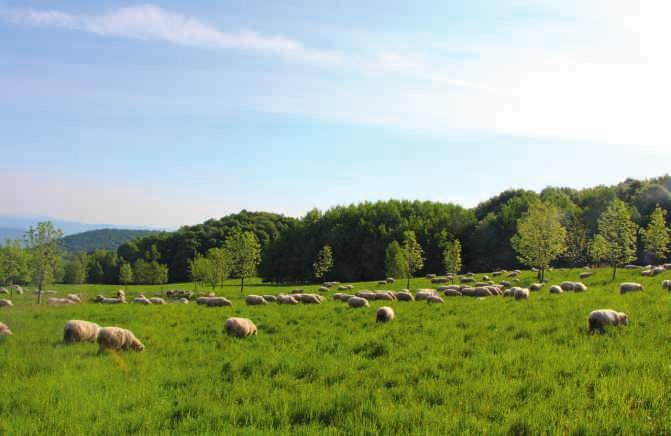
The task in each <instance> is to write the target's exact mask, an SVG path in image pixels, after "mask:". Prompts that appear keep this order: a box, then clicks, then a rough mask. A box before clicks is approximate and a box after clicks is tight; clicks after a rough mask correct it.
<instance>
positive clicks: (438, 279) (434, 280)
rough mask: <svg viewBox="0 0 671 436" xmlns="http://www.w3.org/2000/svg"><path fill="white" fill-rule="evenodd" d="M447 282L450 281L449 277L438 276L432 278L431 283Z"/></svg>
mask: <svg viewBox="0 0 671 436" xmlns="http://www.w3.org/2000/svg"><path fill="white" fill-rule="evenodd" d="M447 282H449V279H448V278H447V277H436V278H433V279H431V283H435V284H440V283H447Z"/></svg>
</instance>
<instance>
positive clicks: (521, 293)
mask: <svg viewBox="0 0 671 436" xmlns="http://www.w3.org/2000/svg"><path fill="white" fill-rule="evenodd" d="M513 296H514V297H515V300H528V299H529V290H528V289H516V290H515V294H514V295H513Z"/></svg>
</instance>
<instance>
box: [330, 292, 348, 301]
mask: <svg viewBox="0 0 671 436" xmlns="http://www.w3.org/2000/svg"><path fill="white" fill-rule="evenodd" d="M348 295H349V294H343V293H342V292H336V293H335V294H333V299H334V300H336V301H347V299H349V298H351V295H350V296H349V297H347V296H348Z"/></svg>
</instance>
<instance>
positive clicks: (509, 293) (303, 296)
mask: <svg viewBox="0 0 671 436" xmlns="http://www.w3.org/2000/svg"><path fill="white" fill-rule="evenodd" d="M627 268H628V269H632V268H631V267H630V266H627ZM669 269H671V264H668V265H664V266H662V267H654V268H652V267H651V268H646V269H644V270H643V271H642V275H649V274H651V275H657V274H659V272H660V271H666V270H669ZM503 274H507V277H508V278H511V279H513V280H515V281H517V279H516V277H517V276H518V275H519V274H520V271H518V270H516V271H511V272H507V271H496V272H494V273H492V275H493V276H494V277H498V276H501V275H503ZM591 275H592V273H591V272H583V273H581V274H580V278H581V279H584V278H587V277H590V276H591ZM427 278H428V279H431V281H432V283H437V284H440V283H447V282H448V281H452V282H454V280H455V279H456V278H457V277H455V276H451V275H448V276H447V277H436V276H435V275H433V274H429V275H427ZM459 281H460V282H461V284H460V285H457V284H450V285H445V286H441V287H439V288H438V289H418V290H417V291H416V292H415V293H414V295H413V293H412V292H411V291H409V290H407V289H404V290H401V291H388V290H378V291H368V290H362V291H358V292H356V293H354V294H349V293H344V292H337V293H334V294H333V297H332V298H333V300H335V301H341V302H343V303H346V304H347V305H348V306H349V307H351V308H365V307H370V304H369V301H375V300H382V301H405V302H413V301H426V302H427V303H428V304H435V303H437V304H443V303H445V300H444V299H443V297H441V294H442V295H443V296H444V297H458V296H467V297H477V298H484V297H490V296H498V295H500V296H503V297H512V298H514V299H515V300H526V299H528V298H529V296H530V295H531V294H532V293H533V292H538V291H540V290H541V289H543V288H544V287H545V283H533V284H531V285H530V286H529V287H528V288H521V287H515V286H511V283H510V282H508V281H505V280H504V281H501V283H499V284H496V283H494V282H493V281H492V280H490V279H489V277H488V276H486V275H485V276H483V277H482V281H480V282H478V281H476V279H475V277H474V274H467V275H465V276H461V277H459ZM393 282H394V279H393V278H387V279H386V280H383V281H380V282H378V284H388V283H393ZM336 286H337V289H338V291H348V290H352V289H353V288H354V287H353V285H342V284H340V283H338V282H326V283H324V284H323V286H322V287H320V288H319V291H320V292H321V293H324V292H328V291H330V289H331V288H333V287H336ZM662 288H663V289H664V290H667V291H671V280H664V281H663V282H662ZM13 290H14V291H15V292H16V293H17V294H22V293H23V289H22V288H21V287H20V286H15V287H14V289H13ZM569 291H572V292H585V291H587V286H585V284H584V283H582V282H570V281H565V282H562V283H560V284H559V285H552V286H550V287H549V292H550V293H551V294H562V293H564V292H569ZM640 291H643V286H642V285H641V284H640V283H629V282H627V283H621V284H620V294H627V293H630V292H640ZM0 294H9V291H8V290H7V289H6V288H0ZM165 297H166V298H167V299H169V300H171V301H173V302H175V303H182V304H186V303H189V302H190V301H191V299H193V298H194V297H196V295H195V294H194V293H193V292H191V291H181V290H169V291H166V293H165ZM94 301H95V302H96V303H100V304H125V303H127V300H126V294H125V292H124V291H123V290H119V291H117V292H116V294H115V295H114V296H112V297H105V296H103V295H98V296H97V297H96V298H95V299H94ZM195 301H196V303H197V304H199V305H204V306H208V307H222V306H232V304H233V303H232V302H231V301H230V300H228V299H227V298H225V297H221V296H216V295H214V294H213V293H210V294H209V295H207V296H198V297H196V298H195ZM325 301H326V298H324V296H322V295H320V294H313V293H306V292H304V291H303V290H302V289H297V290H293V291H291V292H290V293H288V294H279V295H248V296H247V297H246V298H245V303H246V304H247V305H249V306H258V305H266V304H270V303H277V304H290V305H295V304H301V303H302V304H322V303H324V302H325ZM131 302H132V303H135V304H142V305H163V304H166V299H164V298H162V297H151V298H147V297H145V296H144V295H143V294H140V295H139V296H138V297H136V298H133V299H132V300H131ZM77 303H81V297H80V296H79V295H76V294H68V295H66V296H65V297H63V298H58V297H49V298H48V299H47V304H48V305H55V306H59V305H69V304H77ZM10 306H13V303H12V301H11V300H7V299H0V307H10ZM395 317H396V314H395V312H394V309H393V308H391V307H388V306H383V307H380V308H378V309H377V311H376V314H375V319H376V322H389V321H392V320H394V319H395ZM588 324H589V332H590V333H593V332H601V333H603V332H604V327H605V326H608V325H613V326H617V325H628V324H629V317H628V316H627V314H625V313H622V312H617V311H615V310H611V309H600V310H595V311H593V312H591V313H590V314H589V316H588ZM224 331H225V332H226V333H227V334H228V335H229V336H232V337H238V338H243V337H248V336H254V335H256V334H257V328H256V326H255V325H254V323H253V322H252V321H251V320H249V319H246V318H237V317H233V318H229V319H227V320H226V322H225V323H224ZM9 335H12V331H11V330H10V329H9V327H8V326H7V325H5V324H4V323H2V322H0V337H2V336H9ZM63 341H64V342H65V343H66V344H68V343H73V342H94V343H97V344H98V345H99V351H100V352H102V351H104V350H107V349H113V350H129V349H132V350H135V351H144V345H143V344H142V342H140V340H138V339H137V338H136V337H135V335H134V334H133V333H132V332H131V331H130V330H127V329H123V328H120V327H104V328H101V327H100V326H99V325H98V324H95V323H92V322H88V321H81V320H72V321H68V323H67V324H66V325H65V328H64V333H63Z"/></svg>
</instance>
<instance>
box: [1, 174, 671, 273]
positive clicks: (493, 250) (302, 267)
mask: <svg viewBox="0 0 671 436" xmlns="http://www.w3.org/2000/svg"><path fill="white" fill-rule="evenodd" d="M670 191H671V177H669V176H664V177H660V178H655V179H648V180H642V181H641V180H634V179H628V180H626V181H624V182H622V183H620V184H618V185H615V186H597V187H593V188H587V189H582V190H575V189H570V188H555V187H549V188H546V189H544V190H543V191H541V192H540V193H536V192H533V191H527V190H508V191H505V192H503V193H501V194H499V195H497V196H495V197H493V198H491V199H489V200H487V201H484V202H482V203H480V204H479V205H478V206H476V207H475V208H472V209H466V208H463V207H461V206H458V205H455V204H443V203H435V202H426V201H398V200H390V201H380V202H365V203H361V204H356V205H349V206H338V207H334V208H332V209H329V210H327V211H324V212H323V211H319V210H312V211H310V212H308V213H307V214H306V215H305V216H304V217H302V218H291V217H285V216H282V215H278V214H273V213H266V212H248V211H242V212H240V213H239V214H234V215H229V216H226V217H223V218H221V219H218V220H208V221H206V222H204V223H203V224H199V225H196V226H184V227H182V228H180V229H179V230H177V231H175V232H161V233H155V234H151V235H148V236H145V237H142V238H138V239H136V240H133V241H130V242H127V243H125V244H123V245H121V246H120V247H119V248H118V249H117V250H116V252H115V251H105V250H98V251H95V252H92V253H86V254H84V253H80V254H76V255H68V256H67V257H66V258H65V259H64V260H60V261H57V262H56V264H57V265H54V268H53V269H54V271H53V273H52V275H53V276H54V278H55V280H59V281H60V280H62V281H65V282H69V283H82V282H89V283H121V284H125V283H165V282H184V281H189V280H194V281H196V282H197V283H198V284H202V285H210V286H216V283H221V282H222V281H223V280H225V279H226V278H230V277H233V278H240V280H241V285H244V280H245V278H247V277H250V276H251V275H259V276H261V277H262V278H263V279H264V280H265V281H269V282H313V281H324V280H338V281H363V280H379V279H382V278H385V277H387V276H393V277H395V278H409V277H411V276H415V275H423V274H427V273H437V274H443V273H455V274H456V273H458V272H461V271H464V270H467V271H473V272H479V271H492V270H495V269H499V268H506V269H514V268H520V267H522V266H533V267H535V268H538V269H539V274H540V275H541V278H542V275H543V274H544V272H545V269H546V268H547V267H548V266H550V264H552V265H556V266H582V265H585V264H587V263H598V264H607V265H610V266H612V267H613V271H614V274H615V272H616V270H617V268H618V267H619V266H622V265H624V264H626V263H629V262H637V263H640V264H649V263H663V262H665V261H667V260H668V253H669V252H668V245H669V243H668V224H669V214H668V211H669V209H671V193H670ZM240 235H245V237H244V238H243V239H244V241H246V242H244V243H243V242H241V241H242V240H243V239H241V237H240ZM236 238H237V243H238V245H237V246H236V245H234V244H233V241H235V240H236ZM252 241H255V243H254V242H252ZM241 244H242V245H241ZM243 245H244V246H245V247H252V248H251V249H250V250H244V251H247V252H248V255H249V256H248V257H244V256H243V257H242V258H241V257H239V256H238V257H236V256H237V254H236V253H237V252H238V251H240V250H241V248H240V247H242V246H243ZM16 250H21V248H20V246H18V245H16V244H15V243H8V244H7V245H6V246H5V247H4V248H3V250H2V253H5V252H15V251H16ZM10 257H11V256H10ZM59 263H60V266H59V265H58V264H59ZM242 264H244V265H245V267H243V266H242ZM0 274H2V275H1V276H0V280H2V281H3V282H5V283H6V282H7V280H8V279H6V277H9V276H8V275H7V274H5V273H0ZM19 276H21V274H19ZM12 277H13V278H11V280H14V281H21V280H23V281H25V280H26V275H25V274H24V275H23V276H21V277H18V276H17V275H16V274H14V275H12Z"/></svg>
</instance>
